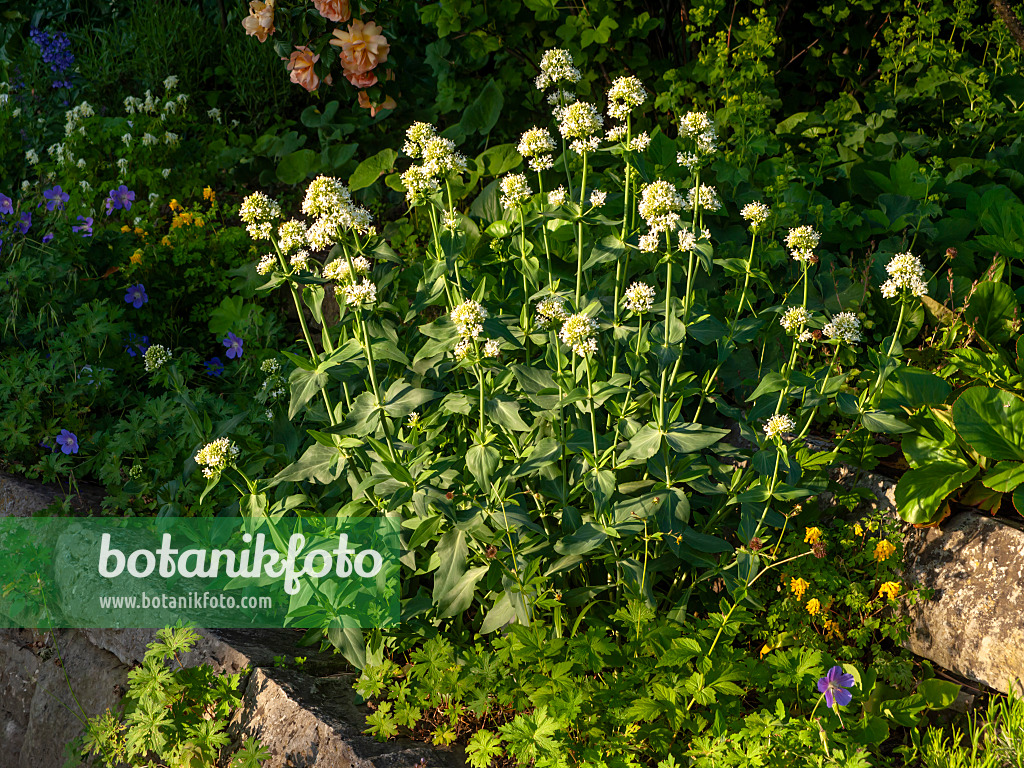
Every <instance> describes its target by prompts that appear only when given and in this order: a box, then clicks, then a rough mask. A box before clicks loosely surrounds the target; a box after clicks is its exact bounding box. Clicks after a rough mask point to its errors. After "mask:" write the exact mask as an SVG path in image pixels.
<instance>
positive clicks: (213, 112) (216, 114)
mask: <svg viewBox="0 0 1024 768" xmlns="http://www.w3.org/2000/svg"><path fill="white" fill-rule="evenodd" d="M206 116H207V117H208V118H210V119H211V120H216V121H217V125H220V124H221V119H220V110H219V109H217V108H216V107H211V108H210V109H208V110H206Z"/></svg>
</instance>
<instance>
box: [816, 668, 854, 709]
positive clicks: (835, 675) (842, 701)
mask: <svg viewBox="0 0 1024 768" xmlns="http://www.w3.org/2000/svg"><path fill="white" fill-rule="evenodd" d="M854 682H855V680H854V677H853V675H851V674H850V673H849V672H843V668H842V667H832V669H830V670H829V671H828V672H826V673H825V676H824V677H823V678H821V679H820V680H818V693H823V694H825V706H827V707H828V708H829V709H835V708H836V707H837V706H839V707H845V706H846V705H847V704H849V703H850V702H851V701H853V694H852V693H850V692H849V691H848V690H846V689H847V688H850V687H852V686H853V684H854Z"/></svg>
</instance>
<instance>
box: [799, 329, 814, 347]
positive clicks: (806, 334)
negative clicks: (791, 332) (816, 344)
mask: <svg viewBox="0 0 1024 768" xmlns="http://www.w3.org/2000/svg"><path fill="white" fill-rule="evenodd" d="M796 340H797V341H799V342H800V343H801V344H806V343H807V342H809V341H814V334H813V333H811V332H810V331H800V335H799V336H797V337H796Z"/></svg>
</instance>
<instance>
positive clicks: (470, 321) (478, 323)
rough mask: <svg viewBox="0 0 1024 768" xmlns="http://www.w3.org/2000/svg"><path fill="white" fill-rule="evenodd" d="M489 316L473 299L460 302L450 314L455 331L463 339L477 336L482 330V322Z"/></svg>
mask: <svg viewBox="0 0 1024 768" xmlns="http://www.w3.org/2000/svg"><path fill="white" fill-rule="evenodd" d="M489 316H490V315H489V314H488V312H487V310H486V309H484V308H483V306H481V305H480V303H479V302H476V301H473V299H467V300H466V301H464V302H462V303H461V304H459V306H457V307H456V308H455V309H453V310H452V313H451V318H452V322H453V323H455V330H456V331H458V333H459V336H461V337H462V338H464V339H468V338H471V337H472V338H475V337H477V336H479V335H480V334H481V333H482V332H483V330H484V325H483V323H484V320H486V319H487V318H488V317H489Z"/></svg>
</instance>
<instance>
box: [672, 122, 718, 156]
mask: <svg viewBox="0 0 1024 768" xmlns="http://www.w3.org/2000/svg"><path fill="white" fill-rule="evenodd" d="M679 134H680V136H682V137H684V138H686V139H690V140H691V141H693V143H694V147H695V149H696V154H697V157H698V161H699V158H700V157H702V156H704V155H712V154H714V153H715V152H717V151H718V134H717V133H716V132H715V124H714V122H713V121H712V120H711V118H710V117H708V113H707V112H690V113H688V114H685V115H683V116H682V117H681V118H680V119H679ZM677 159H678V158H677ZM680 165H686V163H682V162H680Z"/></svg>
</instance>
